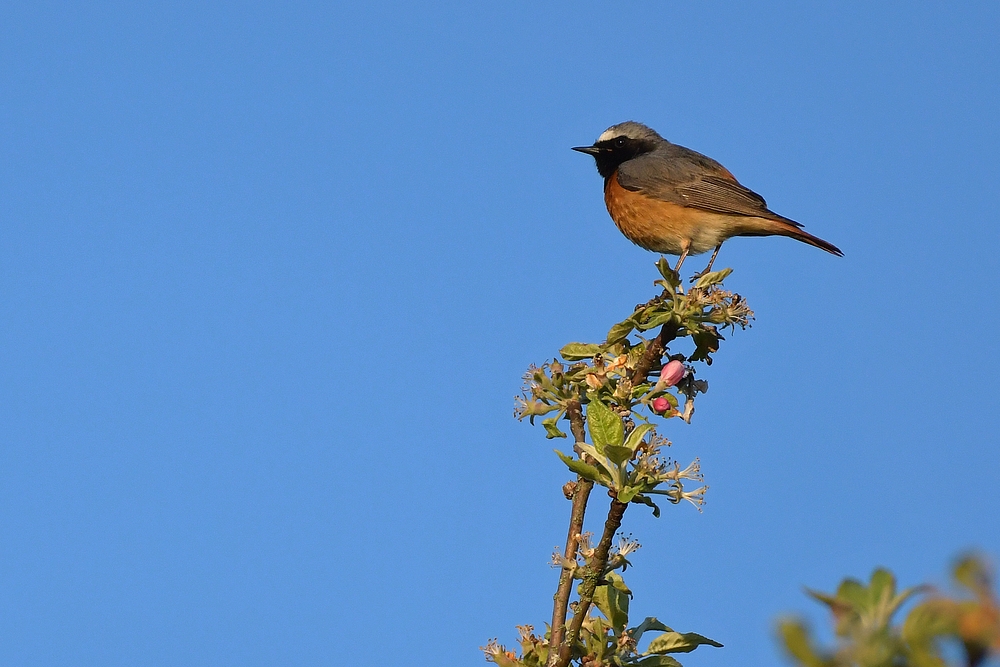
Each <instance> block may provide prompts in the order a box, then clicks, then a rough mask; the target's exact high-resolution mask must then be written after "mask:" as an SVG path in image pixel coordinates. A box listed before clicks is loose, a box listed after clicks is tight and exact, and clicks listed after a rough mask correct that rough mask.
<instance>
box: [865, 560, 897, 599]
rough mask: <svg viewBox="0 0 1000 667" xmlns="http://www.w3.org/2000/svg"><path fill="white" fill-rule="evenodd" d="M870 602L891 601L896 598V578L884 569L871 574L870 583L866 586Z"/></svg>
mask: <svg viewBox="0 0 1000 667" xmlns="http://www.w3.org/2000/svg"><path fill="white" fill-rule="evenodd" d="M868 588H869V591H870V594H871V600H872V602H875V603H878V601H879V600H883V599H884V600H892V598H894V597H896V577H895V576H893V574H892V572H890V571H889V570H886V569H884V568H881V567H880V568H878V569H876V570H875V571H874V572H872V578H871V582H870V583H869V584H868Z"/></svg>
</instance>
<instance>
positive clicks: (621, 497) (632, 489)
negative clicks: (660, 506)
mask: <svg viewBox="0 0 1000 667" xmlns="http://www.w3.org/2000/svg"><path fill="white" fill-rule="evenodd" d="M641 490H642V487H639V486H626V487H625V488H624V489H621V490H620V491H619V492H618V502H620V503H630V502H632V499H633V498H635V497H636V495H637V494H638V493H639V491H641Z"/></svg>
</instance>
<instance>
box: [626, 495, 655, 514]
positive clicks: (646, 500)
mask: <svg viewBox="0 0 1000 667" xmlns="http://www.w3.org/2000/svg"><path fill="white" fill-rule="evenodd" d="M632 502H633V503H635V504H637V505H646V506H648V507H652V508H653V516H654V517H656V518H657V519H659V518H660V506H659V505H657V504H656V503H654V502H653V499H652V498H650V497H649V496H644V495H643V494H641V493H640V494H638V495H637V496H636V497H634V498H632Z"/></svg>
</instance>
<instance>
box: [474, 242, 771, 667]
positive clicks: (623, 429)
mask: <svg viewBox="0 0 1000 667" xmlns="http://www.w3.org/2000/svg"><path fill="white" fill-rule="evenodd" d="M657 269H658V271H659V273H660V276H661V279H659V280H657V281H656V282H655V283H654V284H655V285H657V286H658V287H659V288H660V290H661V291H660V293H659V294H658V295H657V296H655V297H654V298H652V299H650V300H649V301H648V302H646V303H644V304H640V305H638V306H636V307H635V308H634V310H633V312H632V314H631V315H629V316H628V317H627V318H625V319H624V320H622V321H620V322H618V323H616V324H615V325H614V326H612V327H611V328H610V330H609V331H608V335H607V339H606V340H605V341H604V342H603V343H581V342H575V343H569V344H567V345H565V346H563V348H562V349H561V350H560V351H559V358H557V359H553V360H552V361H550V362H547V363H545V364H542V365H541V366H540V367H538V366H532V367H530V368H529V369H528V372H527V373H526V374H525V376H524V388H523V391H522V394H521V396H519V397H518V398H517V399H516V404H515V409H514V414H515V416H516V417H517V418H518V419H522V420H523V419H525V418H527V419H528V420H529V421H530V422H531V423H532V424H534V420H535V417H542V418H543V419H542V422H541V423H542V426H543V428H544V429H545V437H546V438H549V439H552V438H565V437H567V434H566V431H567V430H568V431H572V433H573V434H575V435H576V437H574V439H573V440H574V442H573V453H566V452H563V451H560V450H556V454H557V455H558V456H559V458H560V459H561V460H562V461H563V463H565V464H566V466H567V468H568V469H569V470H570V472H572V473H573V474H575V475H577V476H578V477H577V481H576V482H572V483H570V484H568V485H567V487H566V488H565V489H564V491H565V492H566V493H567V497H571V498H573V499H574V513H576V512H578V513H579V517H580V518H579V519H578V521H579V522H580V523H579V524H578V527H576V528H574V524H573V520H572V519H571V523H570V526H571V529H570V539H569V541H568V544H567V548H566V554H570V555H563V554H559V553H557V554H556V556H555V558H554V564H555V565H557V566H558V567H560V568H561V572H562V576H561V578H560V590H562V591H563V593H562V594H561V595H560V593H559V592H558V591H557V595H556V596H555V610H554V618H556V619H558V620H557V622H556V624H557V632H556V634H555V638H553V631H552V628H549V630H548V631H547V632H545V633H544V634H543V635H541V636H539V635H536V634H534V628H533V627H532V626H518V630H519V631H520V640H519V644H520V650H519V651H510V650H508V649H507V648H505V647H504V646H503V645H501V644H499V643H497V641H496V640H493V641H491V642H490V643H489V644H488V645H487V646H485V647H483V650H484V652H485V653H486V657H487V659H488V660H490V661H492V662H495V663H496V664H498V665H502V666H503V667H542V666H546V667H565V665H568V664H569V663H570V662H573V663H574V664H578V665H580V667H599V666H605V665H615V666H618V667H624V666H640V667H680V663H679V662H678V661H677V659H676V658H674V657H672V655H671V654H678V653H687V652H690V651H693V650H695V649H696V648H698V647H699V646H722V645H721V644H719V643H718V642H716V641H714V640H712V639H708V638H707V637H705V636H703V635H700V634H697V633H693V632H687V633H681V632H675V631H674V630H673V629H671V628H669V627H667V626H666V625H664V624H663V623H661V622H660V621H658V620H657V619H656V618H652V617H650V618H646V619H644V620H643V621H642V622H641V623H639V624H638V625H636V626H635V627H629V603H630V601H631V598H632V591H630V590H629V589H628V587H627V586H626V585H625V582H624V579H623V578H622V575H621V574H620V572H624V571H625V570H626V569H627V568H628V567H629V566H630V565H631V563H630V562H629V560H628V558H627V556H628V555H629V554H630V553H631V552H633V551H635V549H637V548H638V546H639V545H638V543H637V542H634V541H632V540H629V539H621V540H620V541H619V542H618V544H617V545H614V546H612V545H611V542H612V538H613V536H614V533H615V531H616V530H617V528H618V526H619V525H620V523H621V518H622V516H623V514H624V510H625V508H626V507H627V506H628V504H629V503H636V504H642V505H646V506H648V507H651V508H652V509H653V514H654V516H659V514H660V508H659V507H658V506H657V504H656V503H655V502H654V501H653V498H662V499H666V500H667V501H668V502H671V503H674V504H677V503H680V502H681V501H682V500H687V501H689V502H691V503H692V504H694V505H695V506H696V507H697V508H698V509H699V510H700V509H701V506H702V504H703V503H704V494H705V491H706V490H707V488H708V487H706V486H703V485H699V486H698V488H695V489H693V490H689V489H687V488H686V487H685V483H686V482H691V481H694V482H702V481H703V480H704V478H703V476H702V474H701V469H700V464H699V462H698V460H697V459H695V461H694V462H693V463H691V464H690V465H688V466H687V467H685V468H683V469H682V468H681V467H680V465H679V464H678V463H677V462H676V461H673V460H671V459H669V458H667V457H664V456H663V455H662V454H661V451H662V449H663V448H664V447H667V446H669V445H670V442H669V441H667V439H666V438H664V437H662V436H660V435H658V434H657V431H656V424H657V423H663V422H662V421H660V420H670V419H673V418H680V419H681V420H683V421H685V422H690V421H691V417H692V415H693V414H694V401H695V397H696V396H697V395H698V394H703V393H705V392H706V391H708V383H707V382H706V381H705V380H702V379H698V378H696V373H697V370H698V369H697V367H696V366H695V364H696V363H704V364H706V365H708V364H711V362H712V357H711V355H712V354H714V353H715V352H717V351H718V349H719V346H720V344H721V341H722V340H724V338H723V336H722V334H721V333H720V330H721V329H725V328H727V327H728V328H730V329H735V328H736V327H740V328H746V327H747V326H749V323H750V320H751V319H752V318H753V313H752V312H751V311H750V309H749V308H748V307H747V305H746V302H745V301H744V300H743V299H742V297H740V296H739V295H737V294H733V293H732V292H728V291H726V290H725V289H723V287H722V281H723V280H724V279H725V278H726V277H728V276H729V274H730V273H731V270H730V269H724V270H722V271H716V272H714V273H708V274H706V275H704V276H700V277H698V278H697V280H696V281H695V283H694V285H693V286H692V287H691V288H690V290H687V291H685V289H684V288H683V286H682V282H681V279H680V277H679V276H678V275H677V274H676V273H674V271H673V270H672V269H671V268H670V266H669V264H667V262H666V260H664V259H661V260H660V261H659V262H657ZM654 330H658V333H656V334H655V335H654V337H652V338H648V337H644V335H643V334H645V333H646V332H652V331H654ZM647 335H648V334H647ZM674 347H677V348H686V349H688V350H689V352H688V354H687V355H685V354H684V353H682V352H681V351H679V349H671V348H674ZM671 360H676V361H680V362H681V363H683V364H685V366H684V367H685V374H684V376H683V377H682V378H681V380H680V381H678V382H676V384H674V382H675V381H676V375H673V376H671V378H670V381H669V382H666V381H660V380H659V375H660V371H661V369H662V368H663V366H664V364H665V363H667V362H668V361H671ZM668 384H671V385H672V386H667V385H668ZM656 399H663V400H665V401H666V404H665V405H666V406H667V409H666V410H664V409H663V405H661V403H662V401H657V407H658V408H659V409H658V410H653V401H654V400H656ZM563 420H568V421H570V426H571V428H570V429H565V430H564V429H563V428H560V422H562V421H563ZM588 433H589V442H588V441H587V438H586V437H585V436H584V435H581V434H588ZM591 483H592V484H596V485H600V486H602V487H605V488H606V489H607V490H608V495H610V496H611V497H612V498H613V499H614V500H613V501H612V508H611V511H609V515H608V520H607V521H606V522H605V525H604V530H605V532H604V535H603V536H602V538H601V540H600V542H599V543H598V545H597V546H592V545H591V536H590V534H589V533H582V516H583V510H584V509H585V503H586V500H584V501H583V502H584V505H583V507H581V508H579V509H577V508H576V499H577V495H576V494H577V493H578V491H579V489H581V488H586V489H587V492H586V493H587V495H584V496H581V497H582V498H584V499H585V498H588V497H589V489H590V488H591V487H590V486H589V485H590V484H591ZM616 508H617V509H616ZM574 516H576V514H574ZM575 531H579V532H580V533H582V534H579V533H577V532H575ZM574 581H575V582H579V583H578V586H577V587H576V593H577V595H576V597H577V599H576V601H575V602H573V603H572V604H570V603H569V600H570V597H571V595H570V593H571V591H572V589H571V584H573V582H574ZM560 604H561V605H562V612H563V613H562V616H561V618H560V614H559V610H560ZM570 610H571V611H572V612H573V618H572V623H569V622H565V617H566V612H567V611H570ZM652 635H655V636H652ZM640 641H642V642H644V643H646V644H647V646H646V648H645V649H640V647H639V643H640Z"/></svg>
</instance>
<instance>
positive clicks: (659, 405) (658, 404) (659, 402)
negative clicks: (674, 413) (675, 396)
mask: <svg viewBox="0 0 1000 667" xmlns="http://www.w3.org/2000/svg"><path fill="white" fill-rule="evenodd" d="M669 411H670V401H668V400H667V399H665V398H663V397H662V396H660V397H659V398H654V399H653V412H655V413H656V414H658V415H662V414H663V413H664V412H669Z"/></svg>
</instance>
